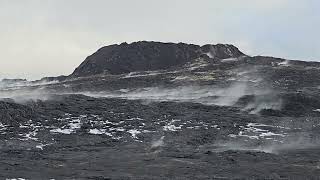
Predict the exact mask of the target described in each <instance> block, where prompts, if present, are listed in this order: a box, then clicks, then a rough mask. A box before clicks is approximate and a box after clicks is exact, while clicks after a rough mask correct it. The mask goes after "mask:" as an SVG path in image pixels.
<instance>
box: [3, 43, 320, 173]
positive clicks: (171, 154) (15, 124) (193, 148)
mask: <svg viewBox="0 0 320 180" xmlns="http://www.w3.org/2000/svg"><path fill="white" fill-rule="evenodd" d="M318 77H320V63H317V62H304V61H292V60H285V59H281V58H273V57H264V56H255V57H251V56H247V55H245V54H243V53H242V52H240V51H239V50H238V49H237V48H236V47H234V46H232V45H205V46H197V45H188V44H183V43H180V44H173V43H159V42H137V43H132V44H121V45H111V46H106V47H104V48H102V49H100V50H98V51H97V52H96V53H94V54H93V55H91V56H89V57H88V58H87V59H86V60H85V61H84V62H83V63H82V64H81V65H80V66H79V67H78V68H77V69H76V70H75V71H74V73H72V74H71V75H70V76H68V77H64V76H62V77H59V78H45V79H42V81H34V82H26V81H23V82H20V81H19V82H16V83H15V82H12V81H10V83H5V82H6V81H4V82H3V83H2V85H1V86H0V98H1V101H0V155H1V156H0V158H1V161H0V163H1V165H0V177H1V178H4V179H5V178H24V179H50V178H54V179H317V178H318V177H319V176H320V161H319V158H320V153H319V152H320V151H319V150H320V141H319V137H320V133H319V132H320V131H319V130H320V123H319V121H320V79H319V78H318Z"/></svg>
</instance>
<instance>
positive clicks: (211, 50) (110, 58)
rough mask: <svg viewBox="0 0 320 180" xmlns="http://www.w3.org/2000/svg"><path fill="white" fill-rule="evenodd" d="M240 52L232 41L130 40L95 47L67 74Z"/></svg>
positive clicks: (156, 66) (161, 65) (168, 64)
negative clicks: (197, 43) (93, 51)
mask: <svg viewBox="0 0 320 180" xmlns="http://www.w3.org/2000/svg"><path fill="white" fill-rule="evenodd" d="M243 55H244V54H243V53H242V52H241V51H239V49H238V48H236V47H235V46H233V45H226V44H217V45H204V46H202V47H201V46H198V45H193V44H184V43H178V44H175V43H161V42H147V41H141V42H134V43H132V44H127V43H122V44H120V45H110V46H106V47H103V48H101V49H99V50H98V51H97V52H95V53H94V54H92V55H91V56H89V57H87V58H86V60H85V61H84V62H83V63H82V64H81V65H80V66H79V67H78V68H76V70H75V71H74V72H73V73H72V74H71V77H83V76H90V75H96V74H103V73H104V74H123V73H129V72H134V71H153V70H163V69H169V68H172V67H175V66H181V65H183V64H186V63H188V62H190V61H192V60H194V59H197V58H199V57H201V56H206V57H209V58H212V59H225V58H236V57H239V56H243Z"/></svg>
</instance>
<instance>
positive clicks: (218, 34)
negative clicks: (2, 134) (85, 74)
mask: <svg viewBox="0 0 320 180" xmlns="http://www.w3.org/2000/svg"><path fill="white" fill-rule="evenodd" d="M319 8H320V3H319V1H317V0H305V1H301V0H259V1H256V0H241V1H238V0H224V1H218V0H199V1H189V0H162V1H150V0H140V1H124V0H119V1H111V0H93V1H87V0H68V1H63V0H28V1H18V0H0V39H1V41H0V48H1V59H0V78H3V77H10V78H17V77H23V78H28V79H39V78H41V77H43V76H57V75H61V74H70V73H71V72H72V71H73V69H74V68H75V67H77V66H78V65H79V64H80V63H81V62H82V61H83V60H84V59H85V57H86V56H87V55H90V54H91V53H93V52H94V51H95V50H97V49H98V48H100V47H101V46H104V45H108V44H113V43H120V42H123V41H126V42H133V41H138V40H155V41H172V42H180V41H181V42H187V43H195V44H200V45H201V44H207V43H231V44H234V45H236V46H238V47H239V48H240V49H241V50H242V51H243V52H245V53H247V54H249V55H271V56H278V57H285V58H290V59H303V60H320V39H319V36H318V32H319V30H320V23H319V21H318V18H319V15H320V11H319Z"/></svg>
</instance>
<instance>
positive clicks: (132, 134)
mask: <svg viewBox="0 0 320 180" xmlns="http://www.w3.org/2000/svg"><path fill="white" fill-rule="evenodd" d="M128 133H130V134H131V136H132V137H133V138H135V139H137V135H138V134H140V133H141V132H140V131H138V130H137V129H131V130H129V131H128Z"/></svg>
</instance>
